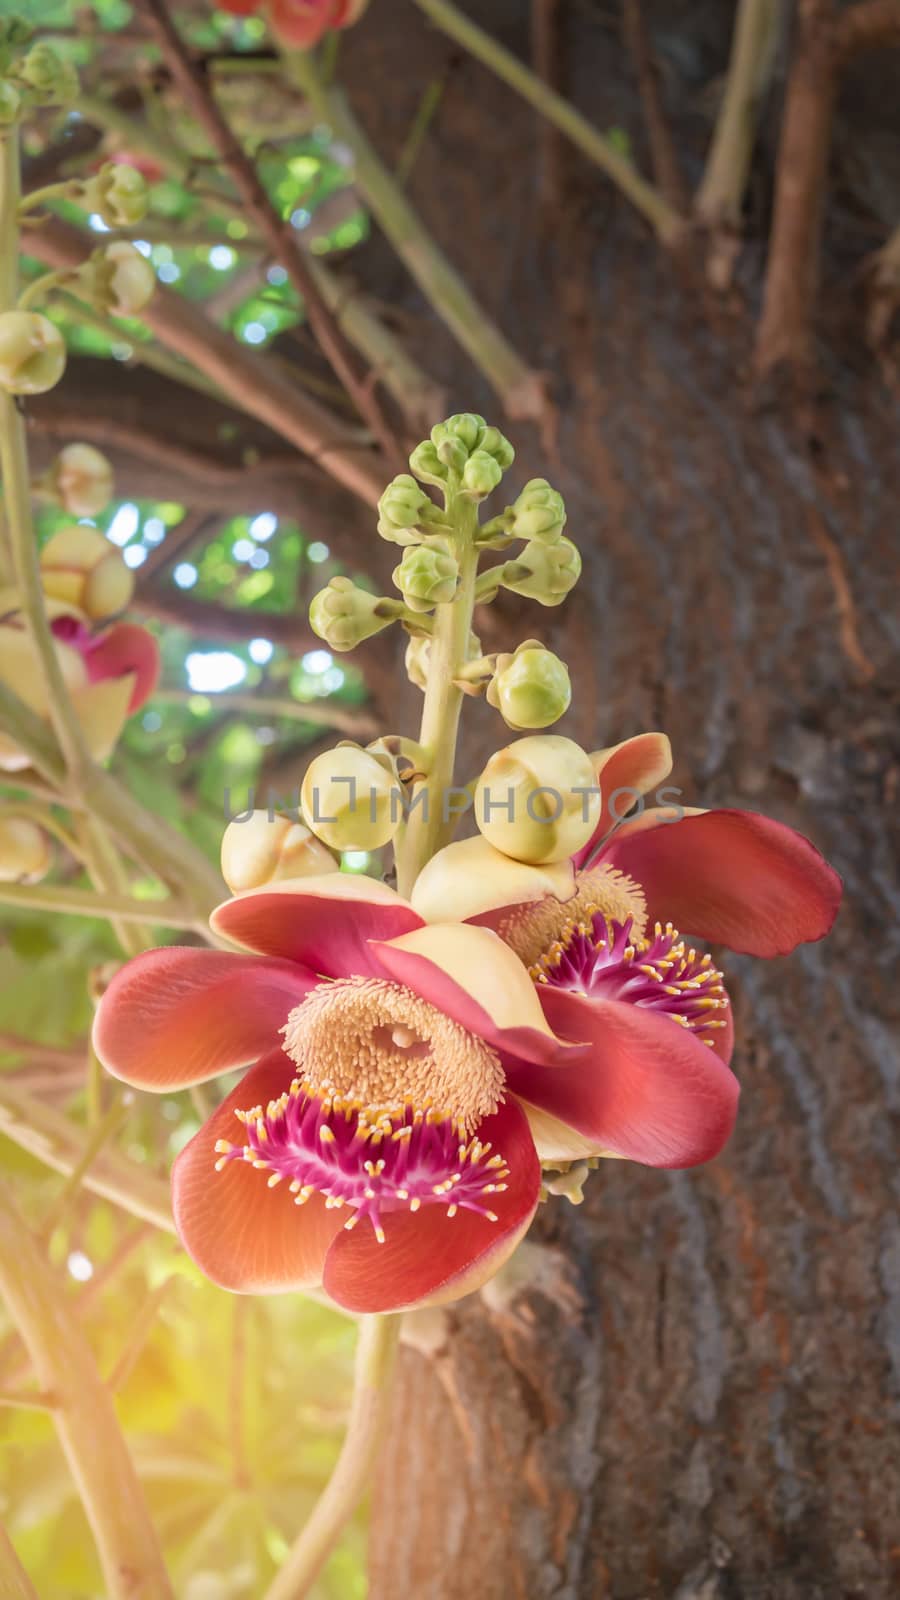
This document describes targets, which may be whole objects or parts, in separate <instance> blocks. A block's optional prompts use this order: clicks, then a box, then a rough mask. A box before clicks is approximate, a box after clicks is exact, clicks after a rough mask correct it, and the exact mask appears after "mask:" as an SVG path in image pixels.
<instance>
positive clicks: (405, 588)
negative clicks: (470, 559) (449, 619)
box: [393, 539, 459, 611]
mask: <svg viewBox="0 0 900 1600" xmlns="http://www.w3.org/2000/svg"><path fill="white" fill-rule="evenodd" d="M458 578H459V562H458V561H457V559H456V557H455V556H454V555H451V553H450V549H449V546H448V545H447V544H445V542H444V541H443V540H442V539H434V540H432V542H431V543H430V544H420V545H414V546H412V547H411V548H410V549H409V550H406V551H405V552H404V555H403V560H402V561H401V562H400V565H399V567H395V568H394V572H393V579H394V582H395V584H396V585H397V588H398V589H399V590H400V593H401V594H402V596H403V598H404V600H405V601H406V604H407V605H408V606H409V608H410V610H411V611H430V610H431V607H432V606H436V605H442V604H444V603H445V602H446V601H448V600H452V599H453V596H454V595H455V594H456V585H457V581H458Z"/></svg>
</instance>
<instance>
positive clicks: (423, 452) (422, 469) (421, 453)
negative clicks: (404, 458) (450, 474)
mask: <svg viewBox="0 0 900 1600" xmlns="http://www.w3.org/2000/svg"><path fill="white" fill-rule="evenodd" d="M409 465H410V468H411V469H412V471H413V472H414V473H415V475H416V477H417V478H418V479H419V481H420V482H421V483H433V484H435V486H436V487H437V488H442V487H443V485H444V484H445V483H446V482H447V468H446V467H445V466H444V463H443V461H442V460H441V458H440V456H439V455H438V453H437V449H436V447H435V445H434V444H433V443H432V441H431V440H430V439H425V440H424V441H423V442H422V444H417V445H416V448H415V450H414V451H413V453H412V455H411V456H410V458H409Z"/></svg>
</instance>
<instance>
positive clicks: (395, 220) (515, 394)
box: [287, 51, 545, 418]
mask: <svg viewBox="0 0 900 1600" xmlns="http://www.w3.org/2000/svg"><path fill="white" fill-rule="evenodd" d="M287 61H288V66H289V70H290V74H291V77H292V78H293V79H294V81H295V82H296V83H297V85H298V87H299V88H300V89H302V91H303V93H304V94H305V95H306V96H307V97H308V99H309V101H310V104H311V105H312V106H313V107H314V109H315V111H316V115H317V116H319V117H321V119H322V121H323V122H327V123H328V125H329V127H330V128H331V130H332V132H333V133H334V135H335V137H336V138H337V139H339V140H340V141H341V143H342V144H345V145H347V146H348V147H349V149H350V150H352V152H353V164H354V169H355V172H356V178H357V182H358V183H359V186H360V189H361V190H362V192H363V194H364V196H365V198H366V200H367V201H368V204H369V205H370V206H371V208H372V211H373V212H374V214H375V216H376V218H377V219H378V222H379V224H380V226H381V228H382V229H383V230H384V232H385V234H386V235H387V237H388V239H389V240H390V242H391V244H392V245H393V247H394V249H395V250H396V252H397V254H398V255H399V256H400V257H401V259H402V260H403V261H404V262H405V264H406V266H407V268H408V270H409V272H410V273H411V274H412V276H413V278H414V279H415V280H416V283H417V284H418V285H419V288H420V289H421V290H422V292H423V294H424V295H426V297H427V298H428V300H429V301H430V302H431V304H432V305H433V306H434V309H435V311H436V312H437V314H438V316H439V317H441V318H442V320H443V321H444V322H445V323H446V324H447V327H448V328H449V329H450V330H451V332H452V333H453V335H454V336H455V338H456V339H457V340H458V342H459V343H460V344H461V345H462V348H463V349H464V350H465V351H466V352H467V354H468V355H469V356H470V358H471V360H472V361H473V362H474V364H475V366H476V367H477V368H478V370H479V371H480V372H482V373H483V374H484V376H485V377H486V378H487V380H488V382H489V383H490V384H491V386H492V387H493V389H494V391H495V392H496V394H497V395H499V397H500V399H501V400H502V402H503V405H504V408H505V410H506V412H507V414H508V415H509V416H511V417H520V418H529V417H530V418H536V417H540V416H542V415H543V412H544V409H545V395H544V385H543V383H542V380H541V378H540V375H539V374H538V373H536V372H534V371H532V369H531V368H530V367H529V366H527V365H526V363H525V362H524V361H523V360H522V358H521V356H520V355H519V354H518V353H517V352H516V351H515V350H514V349H513V347H512V345H511V344H510V343H509V341H508V339H506V337H505V336H504V335H503V334H502V333H501V332H500V330H499V328H497V327H496V326H495V324H494V323H493V322H491V321H490V319H489V318H488V317H487V316H486V314H485V312H484V310H483V309H482V307H481V306H480V305H479V304H478V302H477V301H476V300H475V299H474V298H473V296H472V294H471V292H470V290H469V288H468V285H467V284H466V282H465V280H464V279H463V278H462V277H461V276H460V274H459V273H458V272H457V271H456V269H455V267H452V266H451V265H450V263H449V261H447V259H446V257H445V256H443V255H442V254H441V252H440V250H439V249H438V247H437V245H436V244H435V242H434V240H433V239H432V238H431V236H430V234H428V233H427V232H426V230H425V229H424V228H423V226H422V223H421V221H420V220H419V217H418V216H417V214H416V212H415V211H414V210H413V208H412V206H411V205H410V203H409V201H408V200H407V198H406V195H405V194H404V193H403V190H402V188H401V187H400V185H399V184H398V183H397V181H396V179H395V178H393V177H392V176H391V174H390V173H389V172H388V170H387V168H386V167H385V166H384V165H383V163H382V162H381V160H380V158H379V156H378V154H377V152H376V151H375V150H374V148H373V147H372V145H371V144H370V143H369V140H368V138H367V137H366V134H365V133H364V132H363V130H362V128H361V127H360V125H359V123H358V122H357V120H356V118H355V116H354V115H353V113H352V111H351V110H350V108H349V106H348V105H347V102H346V100H345V99H344V97H343V95H342V94H341V93H340V92H339V90H337V89H333V88H329V87H328V86H327V85H326V84H325V83H324V82H323V81H322V78H321V76H320V74H319V71H318V69H317V66H316V63H315V61H314V60H313V57H312V55H311V54H309V53H308V52H305V51H295V52H293V53H292V54H291V55H290V56H289V57H287Z"/></svg>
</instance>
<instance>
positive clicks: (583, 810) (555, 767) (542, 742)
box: [475, 733, 601, 865]
mask: <svg viewBox="0 0 900 1600" xmlns="http://www.w3.org/2000/svg"><path fill="white" fill-rule="evenodd" d="M600 805H601V800H600V791H599V789H598V788H597V784H596V780H595V777H594V769H593V767H592V766H591V760H590V756H589V755H588V754H587V752H586V751H585V750H582V749H581V747H580V746H579V745H577V744H575V743H574V742H573V740H571V739H564V738H562V737H561V735H559V734H552V733H545V734H535V735H532V737H530V738H527V739H517V740H516V741H515V743H514V744H510V745H507V747H506V749H505V750H498V751H497V753H496V755H493V756H491V759H490V761H489V762H488V764H487V766H486V767H485V769H484V771H483V773H482V774H481V777H480V778H479V780H478V785H477V787H476V790H475V820H476V822H477V824H478V827H479V828H480V830H481V832H482V834H483V835H484V837H485V838H486V839H487V841H488V843H489V844H492V845H493V846H494V848H495V850H500V851H501V852H502V853H503V854H504V855H506V856H512V858H513V859H514V860H516V861H528V862H531V863H532V864H534V865H538V864H540V863H542V862H548V861H562V860H564V859H565V858H566V856H571V855H574V853H575V851H576V850H579V849H580V848H581V846H582V845H583V844H586V843H587V841H588V839H589V838H590V837H591V834H592V833H593V831H594V828H595V827H596V825H597V822H598V820H599V817H600Z"/></svg>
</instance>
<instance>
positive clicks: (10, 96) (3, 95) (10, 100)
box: [0, 78, 22, 128]
mask: <svg viewBox="0 0 900 1600" xmlns="http://www.w3.org/2000/svg"><path fill="white" fill-rule="evenodd" d="M21 109H22V96H21V95H20V93H19V91H18V89H17V88H16V86H15V84H13V83H10V82H9V80H8V79H7V78H0V127H4V128H8V127H9V126H10V125H11V124H12V123H13V122H15V121H16V120H17V118H18V115H19V112H20V111H21Z"/></svg>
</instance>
